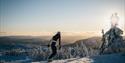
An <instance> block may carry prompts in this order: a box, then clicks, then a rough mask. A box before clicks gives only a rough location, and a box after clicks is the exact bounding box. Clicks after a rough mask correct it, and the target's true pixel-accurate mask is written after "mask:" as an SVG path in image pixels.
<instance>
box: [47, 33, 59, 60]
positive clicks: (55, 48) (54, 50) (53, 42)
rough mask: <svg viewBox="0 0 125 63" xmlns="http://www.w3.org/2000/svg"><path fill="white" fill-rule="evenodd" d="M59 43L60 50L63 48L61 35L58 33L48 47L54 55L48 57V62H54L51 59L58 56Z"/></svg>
mask: <svg viewBox="0 0 125 63" xmlns="http://www.w3.org/2000/svg"><path fill="white" fill-rule="evenodd" d="M57 41H58V42H59V44H58V45H59V49H60V48H61V33H60V32H57V33H56V34H55V35H54V36H53V37H52V39H51V41H50V43H49V44H48V47H51V50H52V54H51V55H50V56H49V57H48V61H49V62H50V61H52V60H51V59H52V58H53V57H54V56H55V55H56V54H57V47H56V43H57Z"/></svg>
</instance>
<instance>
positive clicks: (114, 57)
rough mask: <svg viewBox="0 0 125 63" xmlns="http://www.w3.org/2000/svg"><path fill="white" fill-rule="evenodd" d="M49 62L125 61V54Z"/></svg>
mask: <svg viewBox="0 0 125 63" xmlns="http://www.w3.org/2000/svg"><path fill="white" fill-rule="evenodd" d="M32 63H48V62H47V61H40V62H32ZM49 63H125V55H123V54H110V55H100V56H93V57H83V58H70V59H64V60H53V61H52V62H49Z"/></svg>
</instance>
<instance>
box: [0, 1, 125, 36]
mask: <svg viewBox="0 0 125 63" xmlns="http://www.w3.org/2000/svg"><path fill="white" fill-rule="evenodd" d="M115 12H117V13H118V16H119V18H120V20H119V27H120V28H121V29H125V28H124V24H125V0H0V35H11V34H12V35H18V34H19V35H21V34H22V35H26V34H27V35H28V34H29V35H39V34H40V33H42V34H49V33H50V32H56V31H62V32H86V31H101V30H102V29H104V30H107V29H109V28H110V17H111V15H112V13H115Z"/></svg>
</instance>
